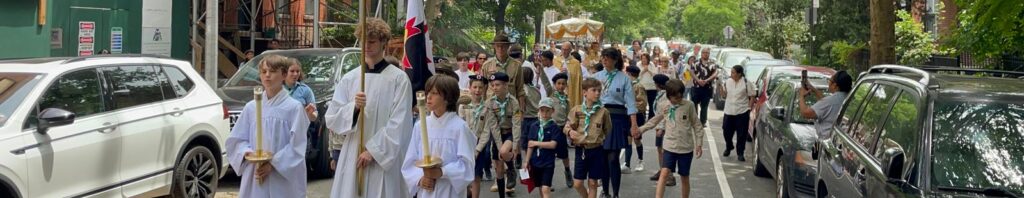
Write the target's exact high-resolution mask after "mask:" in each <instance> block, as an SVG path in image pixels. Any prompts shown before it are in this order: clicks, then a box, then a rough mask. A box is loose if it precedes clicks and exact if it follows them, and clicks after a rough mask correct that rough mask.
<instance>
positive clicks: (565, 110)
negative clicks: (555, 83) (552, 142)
mask: <svg viewBox="0 0 1024 198" xmlns="http://www.w3.org/2000/svg"><path fill="white" fill-rule="evenodd" d="M549 98H551V101H554V103H552V105H551V108H552V109H554V110H555V111H554V113H553V114H552V116H551V119H552V120H555V124H557V125H558V126H563V127H564V126H565V121H566V119H567V117H568V116H567V115H569V108H571V107H572V105H569V97H568V96H566V95H565V94H563V93H555V94H552V95H551V96H550V97H549ZM563 99H564V100H563Z"/></svg>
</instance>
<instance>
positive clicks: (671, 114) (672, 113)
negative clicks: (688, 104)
mask: <svg viewBox="0 0 1024 198" xmlns="http://www.w3.org/2000/svg"><path fill="white" fill-rule="evenodd" d="M677 108H679V105H672V108H669V109H668V119H669V120H673V121H674V120H676V109H677Z"/></svg>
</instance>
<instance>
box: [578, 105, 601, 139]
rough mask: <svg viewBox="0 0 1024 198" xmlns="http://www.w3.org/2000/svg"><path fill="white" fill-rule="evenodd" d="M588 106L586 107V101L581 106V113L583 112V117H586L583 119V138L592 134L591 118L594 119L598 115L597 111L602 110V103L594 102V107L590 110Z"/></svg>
mask: <svg viewBox="0 0 1024 198" xmlns="http://www.w3.org/2000/svg"><path fill="white" fill-rule="evenodd" d="M586 106H587V105H586V101H584V103H583V104H581V105H580V108H581V109H580V111H583V115H584V118H583V126H584V127H583V137H586V136H587V135H589V134H590V118H592V117H593V115H594V113H597V109H598V108H601V103H600V102H594V105H593V106H591V107H590V108H589V109H588V108H587V107H586Z"/></svg>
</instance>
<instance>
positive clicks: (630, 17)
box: [564, 0, 673, 41]
mask: <svg viewBox="0 0 1024 198" xmlns="http://www.w3.org/2000/svg"><path fill="white" fill-rule="evenodd" d="M672 1H673V0H645V1H636V0H600V1H595V0H565V2H566V3H565V4H566V5H565V6H564V7H566V9H577V8H578V9H579V10H569V11H567V12H566V13H570V14H573V13H574V12H583V11H586V12H590V13H592V14H593V16H591V17H590V19H592V20H596V21H600V22H603V23H604V26H605V33H604V37H605V38H604V39H605V41H624V40H632V39H641V38H643V37H645V36H655V35H657V36H662V35H664V33H666V32H667V31H666V30H668V26H667V23H668V22H667V20H664V19H660V18H661V17H664V16H666V13H667V11H668V8H669V4H670V3H671V2H672Z"/></svg>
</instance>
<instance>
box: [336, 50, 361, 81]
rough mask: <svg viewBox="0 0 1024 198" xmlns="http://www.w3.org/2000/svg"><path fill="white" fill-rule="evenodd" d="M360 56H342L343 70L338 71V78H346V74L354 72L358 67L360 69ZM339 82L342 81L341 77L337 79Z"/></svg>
mask: <svg viewBox="0 0 1024 198" xmlns="http://www.w3.org/2000/svg"><path fill="white" fill-rule="evenodd" d="M359 56H360V52H353V53H348V54H345V55H344V56H342V58H341V69H339V70H338V71H337V72H338V74H337V75H338V76H345V72H348V71H352V70H354V69H356V68H357V67H359ZM337 80H341V78H340V77H339V78H337Z"/></svg>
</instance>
